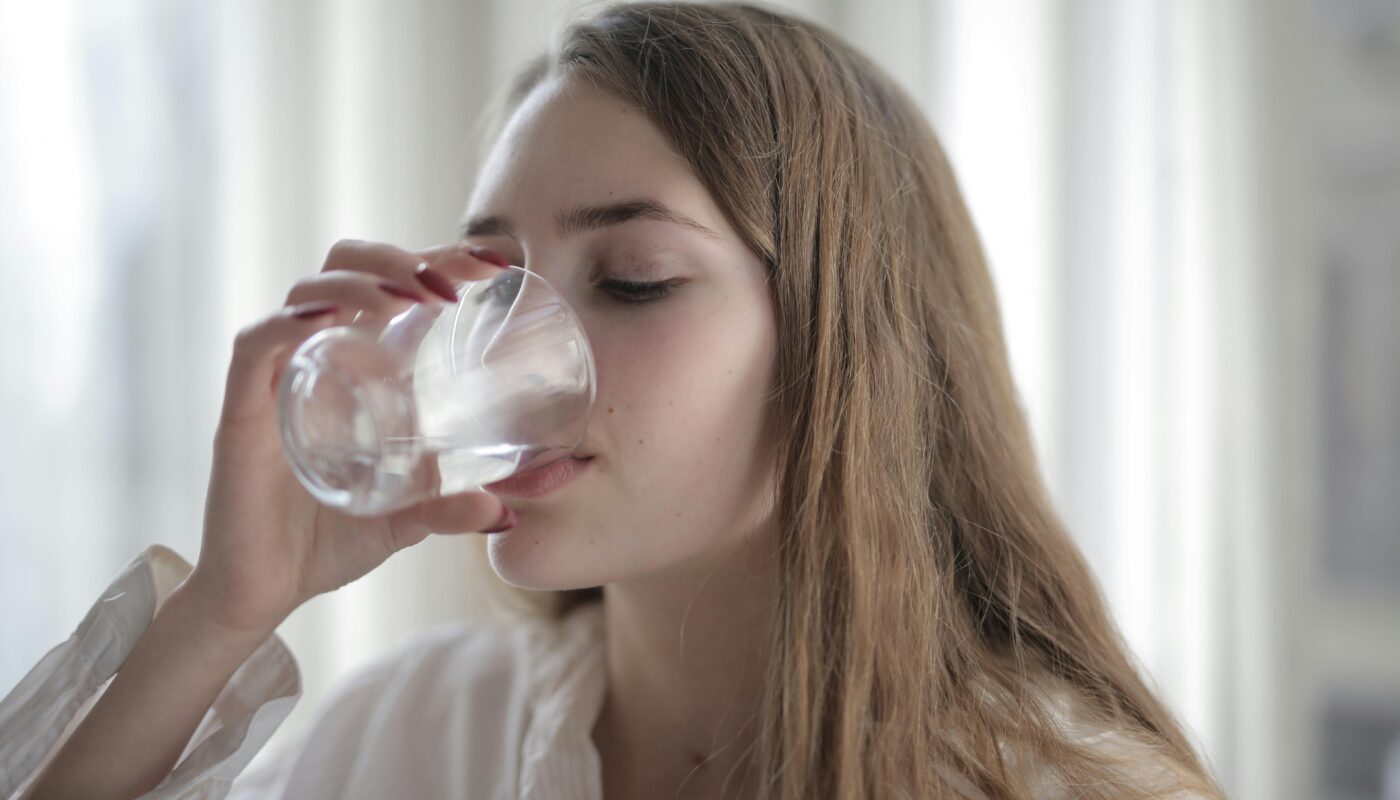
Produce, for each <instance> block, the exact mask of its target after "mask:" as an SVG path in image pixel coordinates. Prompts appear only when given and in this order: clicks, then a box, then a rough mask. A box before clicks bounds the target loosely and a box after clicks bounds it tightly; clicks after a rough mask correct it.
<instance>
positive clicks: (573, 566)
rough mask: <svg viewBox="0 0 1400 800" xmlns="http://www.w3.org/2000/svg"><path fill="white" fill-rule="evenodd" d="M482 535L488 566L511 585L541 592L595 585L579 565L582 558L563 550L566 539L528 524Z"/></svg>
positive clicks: (565, 549)
mask: <svg viewBox="0 0 1400 800" xmlns="http://www.w3.org/2000/svg"><path fill="white" fill-rule="evenodd" d="M486 535H487V536H488V537H490V538H488V539H487V540H486V552H487V555H488V556H489V558H490V561H491V569H492V570H494V571H495V573H496V574H497V575H499V576H500V577H501V580H503V581H505V582H506V583H509V584H510V585H512V586H516V587H518V588H521V589H529V590H534V591H541V592H544V591H563V590H566V589H580V588H584V587H587V586H596V585H597V582H592V583H590V582H589V581H588V576H586V575H583V574H582V572H581V570H580V569H579V565H580V564H581V563H583V561H582V560H581V559H579V558H577V557H576V554H575V555H574V556H571V555H570V554H569V553H568V552H565V551H567V550H570V548H569V547H568V546H567V543H561V542H559V541H558V540H557V539H555V538H554V537H550V536H547V535H545V534H542V533H540V532H538V531H532V530H530V526H528V525H517V526H516V527H514V528H512V529H511V530H508V531H503V532H501V533H489V534H486ZM561 544H564V545H565V546H561Z"/></svg>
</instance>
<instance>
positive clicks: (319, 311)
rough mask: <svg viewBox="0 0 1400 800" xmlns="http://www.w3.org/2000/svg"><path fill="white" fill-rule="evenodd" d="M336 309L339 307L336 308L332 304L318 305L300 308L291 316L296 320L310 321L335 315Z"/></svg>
mask: <svg viewBox="0 0 1400 800" xmlns="http://www.w3.org/2000/svg"><path fill="white" fill-rule="evenodd" d="M337 308H339V306H336V305H335V304H333V303H318V304H314V305H308V306H302V307H301V308H298V309H297V310H296V311H293V312H292V316H294V317H296V318H297V319H311V318H312V317H320V316H324V315H326V314H332V313H335V311H336V309H337Z"/></svg>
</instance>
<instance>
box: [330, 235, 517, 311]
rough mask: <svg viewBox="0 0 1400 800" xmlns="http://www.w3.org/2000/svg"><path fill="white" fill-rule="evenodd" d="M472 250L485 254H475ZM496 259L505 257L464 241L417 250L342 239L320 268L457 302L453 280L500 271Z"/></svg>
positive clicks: (498, 260)
mask: <svg viewBox="0 0 1400 800" xmlns="http://www.w3.org/2000/svg"><path fill="white" fill-rule="evenodd" d="M473 250H477V251H478V252H480V253H481V254H482V256H484V257H477V256H473V255H472V251H473ZM488 259H490V260H488ZM493 260H494V261H496V262H500V261H504V260H505V259H503V258H500V257H499V256H497V255H495V254H494V253H491V252H490V251H482V250H480V248H473V247H472V246H470V245H468V244H466V243H465V242H458V243H454V244H448V245H441V246H438V247H432V248H429V249H427V250H422V251H419V252H416V253H414V252H410V251H408V250H404V249H402V248H399V247H395V246H393V245H390V244H384V243H382V242H364V241H359V240H356V239H343V240H341V241H339V242H336V243H335V245H334V246H332V247H331V249H330V252H329V253H328V254H327V255H326V262H325V264H324V265H323V266H322V267H321V271H322V272H323V273H326V272H336V271H343V270H349V271H354V272H362V273H367V274H370V275H376V276H378V277H380V278H383V279H386V280H388V281H391V282H393V283H395V284H399V285H402V286H406V287H413V288H414V289H415V290H418V291H420V292H421V291H424V290H426V291H427V292H431V293H432V294H433V295H435V296H437V297H441V298H442V299H444V300H447V301H448V302H456V300H457V297H456V294H455V292H453V286H454V284H456V283H459V282H462V281H474V280H481V279H484V278H491V277H494V276H495V275H497V274H499V273H500V270H501V267H500V265H499V263H492V261H493ZM425 265H426V266H425Z"/></svg>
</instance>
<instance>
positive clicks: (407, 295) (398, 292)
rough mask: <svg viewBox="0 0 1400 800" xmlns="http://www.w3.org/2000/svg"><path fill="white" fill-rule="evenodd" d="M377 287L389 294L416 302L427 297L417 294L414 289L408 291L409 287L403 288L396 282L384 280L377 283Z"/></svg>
mask: <svg viewBox="0 0 1400 800" xmlns="http://www.w3.org/2000/svg"><path fill="white" fill-rule="evenodd" d="M379 288H380V289H383V290H384V291H385V292H388V293H389V294H392V295H393V296H395V297H402V298H404V299H405V300H414V301H416V302H419V303H421V302H423V301H424V300H426V299H427V298H425V297H424V296H423V295H421V294H418V293H417V292H414V291H410V290H409V289H405V288H404V287H402V286H400V285H398V284H397V283H390V282H388V281H384V282H383V283H381V284H379Z"/></svg>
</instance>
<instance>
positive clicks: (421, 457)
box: [277, 266, 595, 516]
mask: <svg viewBox="0 0 1400 800" xmlns="http://www.w3.org/2000/svg"><path fill="white" fill-rule="evenodd" d="M456 289H457V297H458V300H457V302H456V303H452V304H436V303H434V304H430V303H417V304H415V305H413V306H412V307H411V308H409V309H408V310H406V311H404V312H402V313H400V314H398V315H396V316H393V317H391V318H389V319H388V320H387V322H386V321H385V320H384V318H383V316H382V315H381V316H380V317H379V318H378V319H375V318H374V317H369V316H366V315H365V314H364V312H362V313H361V315H360V316H359V317H357V318H356V320H355V321H354V322H353V323H351V324H350V325H342V326H336V327H332V328H327V329H325V330H322V331H318V332H317V333H316V334H315V335H313V336H311V337H310V338H309V339H307V340H306V341H305V342H303V343H302V345H301V346H300V347H299V348H298V349H297V350H296V352H295V353H294V354H293V355H292V357H291V360H290V362H289V363H288V366H287V368H286V371H285V372H284V373H283V375H282V379H281V383H280V386H279V388H278V396H277V409H278V420H279V428H280V433H281V438H282V445H283V449H284V450H285V452H286V455H287V459H288V461H289V462H290V463H291V466H292V471H293V472H294V473H295V474H296V476H297V478H298V479H299V480H300V481H301V483H302V484H303V485H304V486H305V487H306V488H307V490H308V491H309V492H311V494H312V495H313V496H314V497H315V498H316V499H317V500H319V501H320V502H322V503H325V504H327V505H329V506H332V507H335V508H338V509H341V510H343V511H345V512H347V513H349V514H352V515H355V516H376V515H382V514H386V513H389V512H392V511H395V510H398V509H401V508H404V507H407V506H409V505H413V504H415V503H418V502H421V501H423V500H427V499H430V498H433V497H438V496H443V495H448V494H454V493H457V492H462V491H466V490H469V489H476V488H480V487H481V486H484V485H485V484H488V483H492V482H494V481H498V480H501V479H503V478H506V477H508V476H510V475H512V474H514V473H516V472H521V471H525V470H529V469H534V468H536V467H541V466H544V465H546V464H549V463H551V462H553V461H557V460H558V459H560V458H565V457H567V456H569V455H570V454H571V453H572V452H573V451H574V449H575V448H576V447H577V446H578V444H579V443H580V442H581V441H582V439H583V435H584V433H585V432H586V431H587V429H588V422H589V418H590V416H591V415H592V410H593V400H594V396H595V385H594V384H595V370H594V364H593V351H592V349H591V348H590V347H589V343H588V338H587V336H586V335H585V334H584V330H583V326H582V325H581V324H580V322H579V319H578V317H577V315H576V314H575V313H574V311H573V309H571V308H570V307H569V304H568V303H567V302H565V300H564V298H563V297H561V296H560V295H559V294H558V292H556V291H555V290H554V289H553V288H552V287H551V286H550V285H549V284H548V283H547V282H546V281H545V280H544V279H543V278H541V277H540V276H539V275H538V274H537V273H534V272H530V271H527V270H525V269H523V268H521V267H516V266H511V267H507V268H505V269H504V270H502V272H501V273H500V274H499V275H496V276H494V277H491V278H488V279H482V280H477V281H467V282H463V283H461V284H459V285H458V286H457V287H456Z"/></svg>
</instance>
